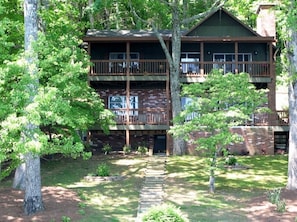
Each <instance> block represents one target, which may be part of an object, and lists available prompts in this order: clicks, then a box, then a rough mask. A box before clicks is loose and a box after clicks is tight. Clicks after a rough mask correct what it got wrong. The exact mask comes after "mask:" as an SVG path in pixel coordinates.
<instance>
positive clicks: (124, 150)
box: [123, 145, 131, 154]
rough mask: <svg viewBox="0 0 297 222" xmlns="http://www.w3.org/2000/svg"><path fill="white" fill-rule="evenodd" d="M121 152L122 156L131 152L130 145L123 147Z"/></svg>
mask: <svg viewBox="0 0 297 222" xmlns="http://www.w3.org/2000/svg"><path fill="white" fill-rule="evenodd" d="M123 152H124V154H126V153H130V152H131V146H130V145H125V146H124V147H123Z"/></svg>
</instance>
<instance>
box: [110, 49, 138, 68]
mask: <svg viewBox="0 0 297 222" xmlns="http://www.w3.org/2000/svg"><path fill="white" fill-rule="evenodd" d="M109 59H110V60H116V61H114V62H110V63H109V71H110V72H123V71H124V69H125V68H127V65H126V61H124V60H127V54H126V53H125V52H111V53H109ZM121 60H122V61H121ZM130 60H131V61H130V68H131V69H138V68H139V53H138V52H131V53H130Z"/></svg>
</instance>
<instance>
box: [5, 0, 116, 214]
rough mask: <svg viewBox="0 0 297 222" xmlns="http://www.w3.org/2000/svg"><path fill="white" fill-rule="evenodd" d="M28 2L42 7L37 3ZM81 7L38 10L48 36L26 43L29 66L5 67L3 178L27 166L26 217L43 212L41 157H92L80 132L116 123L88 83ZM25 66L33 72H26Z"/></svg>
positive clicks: (57, 4) (54, 4)
mask: <svg viewBox="0 0 297 222" xmlns="http://www.w3.org/2000/svg"><path fill="white" fill-rule="evenodd" d="M27 3H28V4H29V3H30V4H33V5H34V7H37V5H35V4H37V3H36V2H35V1H28V2H26V4H27ZM76 3H77V2H76ZM76 3H74V4H66V3H64V2H58V1H47V4H46V8H42V10H39V16H40V18H41V19H42V22H41V21H40V22H39V25H41V26H42V30H43V33H40V34H39V36H38V41H32V37H31V38H26V40H31V42H30V48H29V49H30V50H29V51H30V53H29V52H28V53H27V52H26V54H25V55H26V58H27V60H26V62H24V59H23V58H24V55H23V54H19V55H18V57H19V59H18V60H16V61H7V62H6V63H5V64H4V65H3V66H1V67H0V72H1V74H2V75H1V76H0V95H1V96H0V99H1V102H0V106H1V108H2V109H1V111H0V120H1V123H0V135H1V141H0V146H1V150H0V161H1V162H4V161H6V162H8V163H10V165H9V167H7V168H6V169H4V170H3V171H2V172H1V173H2V176H5V175H8V174H9V173H10V172H11V171H12V170H13V169H15V167H17V166H19V165H20V164H21V163H23V162H24V161H25V162H24V163H25V168H24V169H25V171H26V174H25V175H24V177H23V178H24V181H25V182H26V183H25V186H24V187H25V189H26V192H25V193H26V194H25V199H24V202H25V213H26V214H31V213H34V212H37V211H38V210H42V208H43V206H42V196H41V193H40V188H39V187H40V175H38V174H40V169H39V164H40V162H39V157H40V156H43V155H47V154H55V153H61V154H63V155H69V156H72V157H74V158H76V157H78V156H80V155H82V156H83V157H85V158H87V157H89V156H90V153H89V152H86V150H85V147H84V141H82V139H81V137H80V136H79V133H78V132H79V131H86V130H87V129H88V128H90V127H91V126H93V125H94V124H97V126H98V125H99V126H101V127H102V129H103V130H104V131H105V132H107V131H108V125H109V124H112V123H113V121H112V117H113V115H112V113H111V112H109V111H108V110H105V109H104V104H103V102H102V101H101V99H100V98H99V97H98V94H97V93H96V92H95V91H94V90H93V89H92V88H91V87H90V86H88V83H87V72H88V67H89V60H88V55H87V52H86V51H85V50H84V49H83V47H82V41H81V36H82V32H81V31H83V30H84V27H85V26H84V22H81V19H82V17H81V14H80V11H79V10H78V9H77V7H76V6H77V5H76ZM30 4H29V6H31V7H33V6H32V5H30ZM26 9H27V8H26ZM34 9H36V8H34ZM29 12H30V13H32V8H30V11H29ZM26 15H27V14H26ZM30 15H32V14H30ZM57 18H59V19H57ZM34 19H37V18H36V17H34ZM34 21H35V20H34ZM33 40H34V39H33ZM37 55H38V60H37ZM26 67H27V68H28V67H29V68H28V71H30V72H24V71H26V70H27V69H26ZM37 67H38V68H37ZM33 71H34V72H33ZM21 183H22V181H21ZM20 185H21V184H20ZM27 189H28V190H29V191H28V192H27ZM34 192H35V193H34ZM27 193H28V195H27Z"/></svg>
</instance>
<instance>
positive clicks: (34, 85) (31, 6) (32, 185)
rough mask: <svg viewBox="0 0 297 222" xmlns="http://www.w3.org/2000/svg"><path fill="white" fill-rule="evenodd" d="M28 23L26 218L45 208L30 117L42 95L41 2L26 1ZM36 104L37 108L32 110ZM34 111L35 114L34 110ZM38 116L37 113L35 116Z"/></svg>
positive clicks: (35, 132)
mask: <svg viewBox="0 0 297 222" xmlns="http://www.w3.org/2000/svg"><path fill="white" fill-rule="evenodd" d="M24 20H25V78H27V79H28V83H27V85H26V90H25V94H27V102H26V105H27V109H26V110H25V113H26V115H27V116H28V122H27V123H26V125H25V127H24V129H23V130H22V132H21V133H22V136H21V137H22V138H21V140H22V142H23V143H24V146H25V147H26V149H27V152H25V153H24V162H25V165H26V168H25V198H24V211H25V214H26V215H29V214H32V213H36V212H38V211H41V210H43V209H44V206H43V202H42V195H41V177H40V158H39V155H38V154H36V153H35V152H34V150H35V149H38V146H40V142H39V138H38V136H37V135H38V128H39V125H38V124H36V123H35V121H34V120H33V119H32V118H30V116H31V115H32V114H33V113H32V108H33V107H34V105H33V104H34V100H35V97H36V96H37V94H38V87H39V82H38V76H37V75H38V70H37V54H36V52H35V51H34V48H33V44H34V42H35V41H36V40H37V32H38V28H37V24H38V20H37V0H25V1H24ZM32 105H33V107H32ZM33 112H34V111H33ZM33 115H34V114H33Z"/></svg>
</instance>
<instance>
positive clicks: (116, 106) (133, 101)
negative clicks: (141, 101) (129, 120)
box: [108, 96, 138, 116]
mask: <svg viewBox="0 0 297 222" xmlns="http://www.w3.org/2000/svg"><path fill="white" fill-rule="evenodd" d="M126 98H127V97H126V96H109V98H108V108H109V109H111V110H113V112H114V113H115V114H116V115H122V116H123V115H126V110H125V109H127V108H128V107H127V99H126ZM129 109H130V110H129V115H130V116H136V115H138V96H130V104H129Z"/></svg>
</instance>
